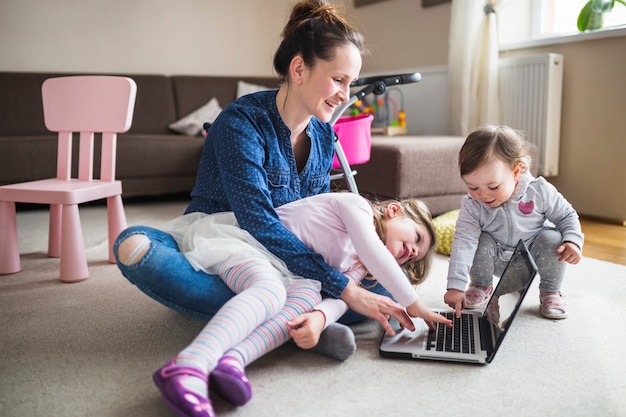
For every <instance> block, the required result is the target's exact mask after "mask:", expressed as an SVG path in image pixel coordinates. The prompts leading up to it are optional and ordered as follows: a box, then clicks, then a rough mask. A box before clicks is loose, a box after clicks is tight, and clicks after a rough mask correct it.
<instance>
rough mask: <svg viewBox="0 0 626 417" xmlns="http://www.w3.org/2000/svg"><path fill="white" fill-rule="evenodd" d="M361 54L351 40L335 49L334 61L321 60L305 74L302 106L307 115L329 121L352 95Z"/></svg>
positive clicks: (306, 70)
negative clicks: (353, 82)
mask: <svg viewBox="0 0 626 417" xmlns="http://www.w3.org/2000/svg"><path fill="white" fill-rule="evenodd" d="M361 63H362V61H361V54H360V52H359V50H358V48H357V47H356V46H354V45H353V44H352V43H350V44H346V45H342V46H340V47H338V48H337V50H336V51H335V57H334V58H333V60H331V61H324V60H319V61H318V62H317V63H316V64H315V65H314V66H313V67H311V68H309V67H306V69H305V74H303V78H302V80H303V84H302V87H303V91H302V93H303V99H302V102H303V106H304V107H305V110H306V112H307V113H308V114H310V115H313V116H315V117H317V118H318V119H320V120H321V121H323V122H329V121H330V119H331V117H332V115H333V113H334V112H335V109H336V108H337V107H338V106H339V105H340V104H342V103H345V102H347V101H348V99H349V98H350V83H351V82H352V81H354V80H356V79H357V78H358V76H359V72H360V71H361Z"/></svg>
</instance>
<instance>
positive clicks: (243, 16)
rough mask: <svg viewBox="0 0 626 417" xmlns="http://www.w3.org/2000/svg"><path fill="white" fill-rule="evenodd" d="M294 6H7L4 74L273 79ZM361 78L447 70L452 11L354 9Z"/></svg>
mask: <svg viewBox="0 0 626 417" xmlns="http://www.w3.org/2000/svg"><path fill="white" fill-rule="evenodd" d="M295 1H296V0H235V1H230V2H229V1H224V0H1V1H0V71H67V72H81V71H82V72H94V71H95V72H118V73H161V74H166V75H171V74H211V75H226V74H234V75H260V76H265V75H271V74H272V56H273V53H274V51H275V50H276V48H277V46H278V43H279V41H280V32H281V30H282V28H283V26H284V24H285V22H286V21H287V17H288V15H289V11H290V10H291V6H292V5H293V4H294V3H295ZM336 3H338V4H340V5H343V6H344V7H345V10H346V12H347V13H348V15H349V18H350V20H351V21H352V22H353V23H355V24H356V25H357V27H358V28H359V29H360V30H361V31H362V32H363V33H364V35H365V36H366V41H367V43H368V46H369V47H370V49H371V52H372V53H371V55H370V56H368V57H366V58H365V59H364V62H363V71H364V72H370V73H371V72H388V71H394V70H395V69H397V68H412V67H424V66H429V65H444V64H446V63H447V60H448V56H447V54H448V45H447V36H448V30H449V15H450V5H449V4H443V5H439V6H435V7H430V8H427V9H423V8H422V7H421V1H420V0H390V1H384V2H381V3H376V4H371V5H368V6H364V7H359V8H354V7H353V0H337V1H336Z"/></svg>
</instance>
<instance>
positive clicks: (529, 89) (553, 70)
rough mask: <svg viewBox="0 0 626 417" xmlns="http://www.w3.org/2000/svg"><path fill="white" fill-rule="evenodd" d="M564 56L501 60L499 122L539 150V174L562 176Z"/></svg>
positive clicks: (537, 160) (537, 56) (546, 55)
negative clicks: (560, 168) (520, 134)
mask: <svg viewBox="0 0 626 417" xmlns="http://www.w3.org/2000/svg"><path fill="white" fill-rule="evenodd" d="M562 88H563V56H562V55H560V54H542V55H534V56H526V57H519V58H501V59H500V121H501V123H502V124H506V125H508V126H511V127H513V128H515V129H519V130H522V131H524V132H525V134H526V140H528V141H529V142H532V143H534V144H535V146H536V147H537V158H536V163H537V168H538V174H539V175H543V176H547V177H549V176H555V175H558V173H559V143H560V137H561V91H562Z"/></svg>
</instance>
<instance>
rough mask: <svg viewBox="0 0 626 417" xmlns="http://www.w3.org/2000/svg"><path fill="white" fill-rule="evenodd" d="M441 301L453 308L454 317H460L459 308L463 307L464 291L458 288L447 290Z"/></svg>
mask: <svg viewBox="0 0 626 417" xmlns="http://www.w3.org/2000/svg"><path fill="white" fill-rule="evenodd" d="M443 302H444V303H446V304H447V305H449V306H450V307H451V308H453V309H454V311H455V313H456V318H460V317H461V310H463V309H464V308H465V293H464V292H463V291H459V290H448V291H446V294H445V295H444V296H443Z"/></svg>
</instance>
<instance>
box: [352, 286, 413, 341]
mask: <svg viewBox="0 0 626 417" xmlns="http://www.w3.org/2000/svg"><path fill="white" fill-rule="evenodd" d="M341 299H342V300H343V301H345V302H346V304H348V306H349V307H350V308H351V309H352V310H354V311H356V312H357V313H359V314H362V315H364V316H365V317H369V318H371V319H374V320H376V321H378V322H379V323H380V324H382V326H383V327H384V328H385V331H386V332H387V333H389V334H390V335H392V336H394V335H395V334H396V332H395V331H394V330H393V327H392V326H391V324H389V319H390V318H391V317H393V318H395V319H396V320H398V322H399V323H400V326H402V328H405V329H409V330H415V326H414V325H413V322H412V321H411V319H410V318H409V316H408V315H407V314H406V311H405V310H404V308H402V306H401V305H400V304H398V303H396V302H395V301H393V300H392V299H391V298H389V297H385V296H383V295H380V294H375V293H373V292H371V291H368V290H366V289H364V288H361V287H359V286H358V285H356V284H355V283H354V282H353V281H350V282H349V283H348V286H347V287H346V288H345V289H344V290H343V293H342V294H341Z"/></svg>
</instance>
